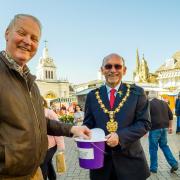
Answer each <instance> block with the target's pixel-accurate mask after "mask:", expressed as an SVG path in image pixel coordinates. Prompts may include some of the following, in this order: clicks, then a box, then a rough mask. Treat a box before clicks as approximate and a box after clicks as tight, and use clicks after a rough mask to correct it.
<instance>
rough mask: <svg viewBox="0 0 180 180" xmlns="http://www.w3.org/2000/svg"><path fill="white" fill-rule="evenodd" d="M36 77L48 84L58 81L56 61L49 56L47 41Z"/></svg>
mask: <svg viewBox="0 0 180 180" xmlns="http://www.w3.org/2000/svg"><path fill="white" fill-rule="evenodd" d="M36 75H37V80H42V81H48V82H52V81H57V75H56V66H55V64H54V60H53V59H52V58H51V57H50V56H49V53H48V47H47V41H45V47H44V49H43V55H42V57H41V58H40V59H39V64H38V67H37V74H36Z"/></svg>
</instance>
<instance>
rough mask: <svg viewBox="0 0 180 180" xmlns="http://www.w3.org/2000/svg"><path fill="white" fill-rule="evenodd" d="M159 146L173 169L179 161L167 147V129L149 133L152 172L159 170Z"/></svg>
mask: <svg viewBox="0 0 180 180" xmlns="http://www.w3.org/2000/svg"><path fill="white" fill-rule="evenodd" d="M158 145H159V147H160V148H161V150H162V151H163V153H164V156H165V158H166V160H167V162H168V163H169V165H170V166H171V167H174V166H176V165H177V161H176V159H175V158H174V156H173V155H172V152H171V150H170V148H169V146H168V145H167V129H166V128H163V129H156V130H152V131H149V154H150V170H152V171H157V168H158V156H157V151H158Z"/></svg>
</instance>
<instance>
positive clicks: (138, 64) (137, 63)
mask: <svg viewBox="0 0 180 180" xmlns="http://www.w3.org/2000/svg"><path fill="white" fill-rule="evenodd" d="M139 66H140V61H139V52H138V48H137V49H136V72H137V73H138V72H139Z"/></svg>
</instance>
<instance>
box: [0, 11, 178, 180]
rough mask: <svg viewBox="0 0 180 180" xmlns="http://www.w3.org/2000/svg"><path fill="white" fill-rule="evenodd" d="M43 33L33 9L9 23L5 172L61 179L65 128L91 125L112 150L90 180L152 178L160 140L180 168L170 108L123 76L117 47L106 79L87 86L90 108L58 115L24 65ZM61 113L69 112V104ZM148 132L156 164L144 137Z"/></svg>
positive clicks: (0, 153)
mask: <svg viewBox="0 0 180 180" xmlns="http://www.w3.org/2000/svg"><path fill="white" fill-rule="evenodd" d="M41 33H42V32H41V23H40V21H39V20H38V19H37V18H36V17H34V16H31V15H28V14H17V15H15V17H14V18H13V19H12V21H11V22H10V24H9V25H8V27H7V29H6V31H5V40H6V48H5V50H4V51H1V52H0V73H1V78H0V87H1V88H0V92H1V99H0V129H1V130H0V179H3V180H6V179H8V180H16V179H18V180H43V179H47V178H49V179H56V173H55V171H54V167H53V165H52V157H53V155H54V153H55V152H56V150H58V151H64V150H65V145H64V139H63V136H67V137H72V136H73V135H74V136H80V137H82V138H84V139H90V138H91V130H90V129H92V128H101V129H103V130H104V132H105V135H106V146H105V152H106V154H105V155H104V156H105V157H104V166H103V167H102V168H99V169H91V170H90V179H91V180H100V179H103V180H121V179H124V180H145V179H147V178H148V177H149V176H150V173H157V169H158V160H157V151H158V145H159V146H160V148H161V149H162V151H163V153H164V155H165V158H166V159H167V162H168V163H169V165H170V166H171V170H170V171H171V172H172V173H173V172H174V171H176V170H177V169H178V161H177V160H176V159H175V158H174V156H173V154H172V152H171V150H170V147H169V146H168V143H167V132H169V133H172V120H173V115H172V112H171V110H170V109H169V106H168V104H167V103H165V102H164V101H162V100H158V99H157V98H153V99H149V98H148V96H147V94H146V93H145V92H144V90H143V88H141V87H139V86H137V85H135V84H127V83H124V82H123V81H122V79H123V76H124V75H125V74H126V70H127V67H126V65H125V60H124V58H123V57H122V56H120V55H118V54H115V53H113V54H109V55H107V56H106V57H105V58H104V59H103V61H102V65H101V72H102V74H103V75H104V77H105V84H104V85H103V86H101V87H100V88H97V89H94V90H92V91H91V92H89V93H88V95H87V99H86V103H85V111H84V112H83V111H82V109H81V107H80V105H76V106H75V112H74V120H73V121H74V124H75V125H71V124H65V123H62V122H60V121H59V119H58V115H57V113H56V112H54V111H53V110H51V109H49V108H47V104H46V101H44V100H43V99H42V97H41V95H40V92H39V90H38V87H37V85H36V83H35V76H33V75H32V74H31V73H30V71H29V69H28V67H27V65H26V64H27V62H28V61H30V60H31V59H32V57H33V56H34V55H35V54H36V52H37V49H38V45H39V41H40V37H41ZM179 99H180V94H179V95H178V99H177V101H176V110H175V114H176V116H177V129H176V133H177V134H179V132H180V119H179V117H180V109H179V107H180V101H179ZM7 109H8V110H7ZM61 113H62V115H64V114H66V113H67V112H66V109H61ZM148 132H149V154H150V167H149V166H148V163H147V159H146V156H145V153H144V150H143V147H142V145H141V141H140V139H141V137H143V136H144V135H145V134H146V133H148ZM66 148H68V147H66Z"/></svg>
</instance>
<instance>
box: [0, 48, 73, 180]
mask: <svg viewBox="0 0 180 180" xmlns="http://www.w3.org/2000/svg"><path fill="white" fill-rule="evenodd" d="M34 81H35V76H33V75H31V74H30V73H28V74H27V76H26V77H22V76H21V75H20V74H19V72H17V71H16V70H15V69H14V68H13V66H12V64H11V63H9V61H7V59H6V58H5V57H4V56H3V54H2V52H1V53H0V95H1V96H0V179H2V178H6V177H7V178H13V179H16V178H15V177H20V179H23V180H25V179H30V177H31V176H32V175H33V174H34V173H35V171H36V170H37V168H38V166H39V165H40V164H41V163H42V161H43V159H44V156H45V154H46V150H47V131H48V134H50V135H65V136H70V128H71V126H70V125H69V126H68V125H64V124H62V123H59V122H57V121H52V120H51V121H49V120H46V119H45V116H44V110H43V107H42V100H41V97H40V92H39V90H38V87H37V85H36V83H35V82H34ZM60 124H61V125H60ZM21 177H22V178H21ZM18 179H19V178H18Z"/></svg>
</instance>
